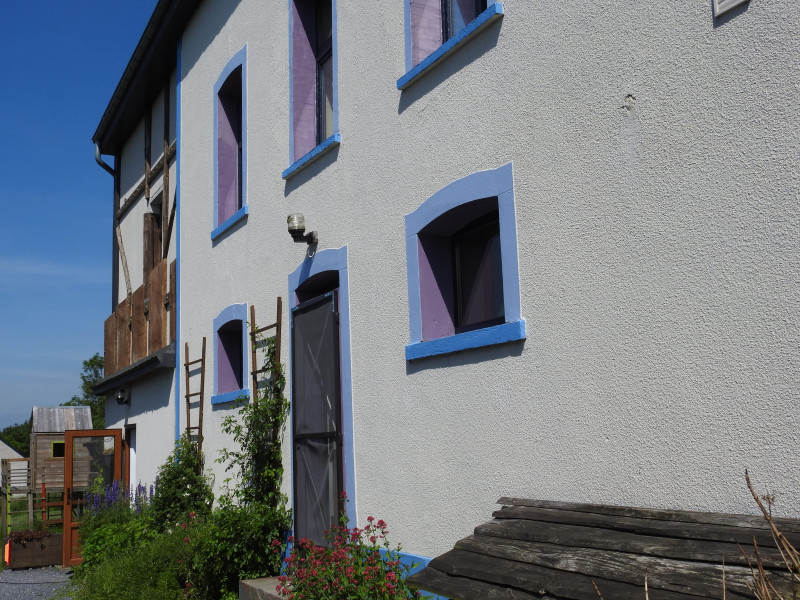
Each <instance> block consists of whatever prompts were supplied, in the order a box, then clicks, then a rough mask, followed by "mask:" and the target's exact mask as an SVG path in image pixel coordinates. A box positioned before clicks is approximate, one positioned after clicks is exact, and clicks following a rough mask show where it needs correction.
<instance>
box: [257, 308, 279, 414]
mask: <svg viewBox="0 0 800 600" xmlns="http://www.w3.org/2000/svg"><path fill="white" fill-rule="evenodd" d="M282 312H283V300H282V299H281V297H280V296H278V310H277V318H276V319H275V322H274V323H271V324H269V325H265V326H264V327H260V328H258V329H256V307H255V306H253V305H252V304H251V305H250V372H251V374H252V378H253V391H252V392H251V394H252V395H253V403H254V404H258V375H259V373H265V372H266V371H269V369H268V368H267V367H262V368H260V369H259V368H258V357H257V356H256V349H257V348H258V334H259V333H262V332H264V331H268V330H270V329H274V330H275V335H274V336H270V337H274V338H275V362H276V363H280V362H281V316H282V315H281V313H282Z"/></svg>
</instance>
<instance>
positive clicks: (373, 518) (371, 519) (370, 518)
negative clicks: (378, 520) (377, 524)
mask: <svg viewBox="0 0 800 600" xmlns="http://www.w3.org/2000/svg"><path fill="white" fill-rule="evenodd" d="M374 520H375V517H367V521H369V522H370V523H372V522H373V521H374Z"/></svg>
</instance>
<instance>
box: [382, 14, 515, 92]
mask: <svg viewBox="0 0 800 600" xmlns="http://www.w3.org/2000/svg"><path fill="white" fill-rule="evenodd" d="M502 17H503V4H502V2H495V1H493V0H405V18H406V74H405V75H403V76H402V77H400V79H398V80H397V89H399V90H405V89H406V88H408V87H409V86H410V85H411V84H413V83H414V81H416V80H417V79H418V78H419V77H421V76H422V75H423V74H425V73H427V72H429V69H431V68H433V67H434V66H435V65H437V64H439V63H440V62H441V61H443V60H444V59H445V58H446V57H448V56H450V55H451V54H452V53H454V52H456V50H457V48H459V47H461V46H462V45H463V44H466V43H468V41H469V40H471V39H474V38H475V37H476V36H477V35H478V33H480V32H481V31H483V30H484V29H486V28H487V27H489V26H490V25H491V24H492V23H494V22H496V21H498V20H499V19H501V18H502Z"/></svg>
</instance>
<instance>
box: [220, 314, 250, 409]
mask: <svg viewBox="0 0 800 600" xmlns="http://www.w3.org/2000/svg"><path fill="white" fill-rule="evenodd" d="M217 339H218V346H217V351H218V356H217V369H218V373H217V377H218V378H219V380H218V381H217V393H219V394H224V393H226V392H232V391H234V390H241V389H242V388H243V387H244V385H243V384H244V381H243V379H242V376H243V371H244V368H243V367H244V356H242V322H241V321H231V322H229V323H225V325H223V326H222V327H220V328H219V331H217Z"/></svg>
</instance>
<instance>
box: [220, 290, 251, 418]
mask: <svg viewBox="0 0 800 600" xmlns="http://www.w3.org/2000/svg"><path fill="white" fill-rule="evenodd" d="M231 321H241V322H242V382H243V383H244V382H245V381H247V376H248V368H247V356H248V352H247V350H248V348H247V346H248V342H249V336H248V335H247V304H231V305H230V306H228V307H226V308H223V309H222V312H220V313H219V315H218V316H217V318H216V319H214V337H213V341H212V344H213V352H214V394H213V395H212V396H211V404H223V403H225V402H231V401H233V400H237V399H239V398H241V397H243V396H248V397H249V396H250V389H249V388H248V387H247V386H244V387H242V389H240V390H232V391H230V392H224V393H222V394H220V393H219V391H218V390H219V388H218V387H217V385H218V382H219V356H218V355H217V332H219V329H220V327H222V326H223V325H225V324H226V323H230V322H231Z"/></svg>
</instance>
